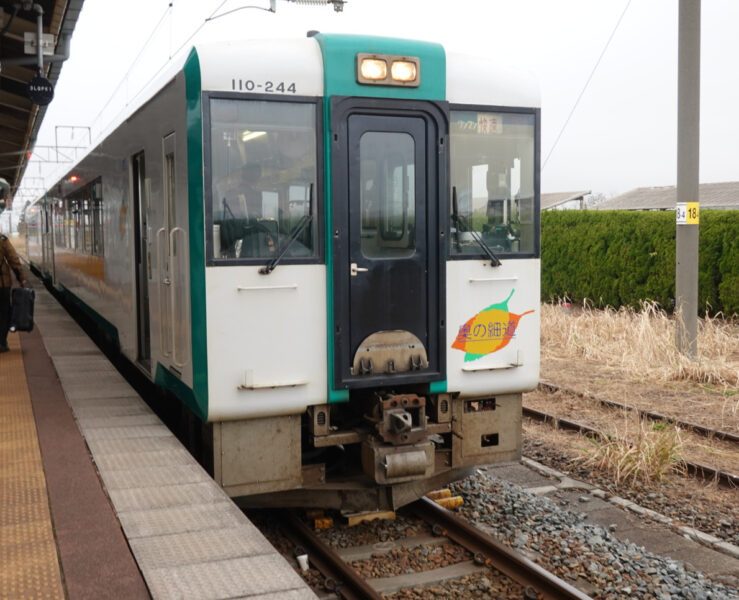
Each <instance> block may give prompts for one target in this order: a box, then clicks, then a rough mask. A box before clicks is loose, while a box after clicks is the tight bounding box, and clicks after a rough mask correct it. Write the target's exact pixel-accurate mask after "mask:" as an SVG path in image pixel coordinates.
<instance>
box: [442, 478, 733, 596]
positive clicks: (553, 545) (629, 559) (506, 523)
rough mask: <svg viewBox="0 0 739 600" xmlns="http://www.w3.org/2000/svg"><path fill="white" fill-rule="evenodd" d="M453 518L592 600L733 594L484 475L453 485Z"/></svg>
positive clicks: (541, 499)
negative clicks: (456, 502)
mask: <svg viewBox="0 0 739 600" xmlns="http://www.w3.org/2000/svg"><path fill="white" fill-rule="evenodd" d="M451 487H452V490H453V492H454V493H457V494H459V495H461V496H463V497H464V499H465V503H464V506H463V507H462V508H460V509H459V511H458V514H459V515H460V516H462V517H464V518H467V519H468V520H470V521H471V522H472V523H474V524H475V525H477V526H478V527H481V528H482V529H483V530H485V531H487V532H489V533H491V534H492V535H494V536H495V537H497V538H499V539H500V540H501V541H503V542H504V543H507V544H509V545H510V546H511V547H513V549H514V550H518V551H519V552H522V553H524V554H527V555H528V556H529V557H530V558H531V559H532V560H534V561H536V562H537V563H539V564H540V565H541V566H543V567H544V568H545V569H547V570H549V571H551V572H553V573H554V574H555V575H557V576H559V577H561V578H563V579H564V580H565V581H570V582H571V583H573V584H574V585H576V586H577V587H579V588H580V589H582V590H583V591H585V592H586V593H588V594H589V595H591V596H592V597H593V598H596V599H604V600H605V599H608V600H615V599H627V598H640V599H650V598H651V599H655V600H671V599H676V598H685V599H688V600H708V599H712V600H720V599H721V600H723V599H726V600H728V599H735V598H737V589H736V588H735V587H731V586H729V585H724V584H722V583H719V582H712V581H710V580H708V579H707V578H706V577H705V576H703V575H702V574H701V573H699V572H696V571H695V570H693V569H692V568H691V567H689V566H687V565H685V564H683V563H680V562H678V561H675V560H671V559H669V558H664V557H660V556H655V555H653V554H650V553H648V552H645V551H644V549H643V548H641V547H638V546H636V545H634V544H625V543H623V542H621V541H619V540H618V539H617V538H615V537H614V536H613V535H611V533H610V532H609V531H608V530H606V529H605V528H603V527H601V526H598V525H593V524H591V523H586V522H585V518H586V516H585V514H584V513H579V512H575V511H573V510H568V509H567V508H566V507H563V506H560V505H558V504H556V503H555V502H553V501H552V500H550V499H549V498H546V497H539V496H534V495H532V494H530V493H527V492H526V491H524V490H522V489H521V488H520V487H519V486H516V485H513V484H510V483H508V482H505V481H501V480H499V479H495V478H492V477H489V476H487V475H485V474H483V473H480V474H478V475H477V476H475V477H470V478H467V479H465V480H463V481H461V482H457V483H456V484H454V485H453V486H451Z"/></svg>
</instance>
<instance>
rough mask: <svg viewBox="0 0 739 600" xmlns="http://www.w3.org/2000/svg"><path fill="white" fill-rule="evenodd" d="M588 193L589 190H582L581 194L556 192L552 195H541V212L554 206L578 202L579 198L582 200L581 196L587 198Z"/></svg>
mask: <svg viewBox="0 0 739 600" xmlns="http://www.w3.org/2000/svg"><path fill="white" fill-rule="evenodd" d="M589 193H590V190H583V191H581V192H556V193H552V194H542V195H541V210H548V209H550V208H554V207H555V206H559V205H560V204H565V203H566V202H569V201H570V200H580V198H582V197H583V196H587V195H588V194H589Z"/></svg>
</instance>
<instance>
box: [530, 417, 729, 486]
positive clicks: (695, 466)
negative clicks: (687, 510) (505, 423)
mask: <svg viewBox="0 0 739 600" xmlns="http://www.w3.org/2000/svg"><path fill="white" fill-rule="evenodd" d="M522 412H523V416H524V417H529V418H530V419H534V420H535V421H539V422H541V423H548V424H550V425H551V426H552V427H554V428H555V429H568V430H570V431H575V432H578V433H584V434H586V435H589V436H593V437H602V438H604V439H607V438H608V437H613V436H608V435H606V434H605V433H603V432H602V431H599V430H598V429H594V428H592V427H588V426H587V425H583V424H582V423H578V422H576V421H571V420H569V419H563V418H562V417H558V416H556V415H551V414H549V413H546V412H543V411H541V410H536V409H534V408H528V407H526V406H524V407H523V408H522ZM627 441H628V440H627ZM680 465H681V466H682V467H683V468H684V469H685V471H686V472H687V473H688V474H689V475H691V476H693V477H697V478H699V479H704V480H708V481H716V482H718V483H719V484H720V485H723V486H725V487H739V475H736V474H734V473H730V472H729V471H724V470H723V469H715V468H713V467H709V466H708V465H704V464H701V463H697V462H694V461H691V460H685V459H681V460H680Z"/></svg>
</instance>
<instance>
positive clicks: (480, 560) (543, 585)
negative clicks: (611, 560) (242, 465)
mask: <svg viewBox="0 0 739 600" xmlns="http://www.w3.org/2000/svg"><path fill="white" fill-rule="evenodd" d="M404 512H406V513H408V515H409V516H413V517H417V518H418V519H421V520H422V521H424V522H425V523H426V524H427V525H428V526H429V527H430V528H431V531H432V533H433V535H434V536H435V537H436V540H435V541H430V540H424V543H425V544H429V545H436V544H449V543H454V544H456V545H458V546H460V547H461V548H463V549H464V550H466V552H467V553H468V554H469V555H470V556H471V557H472V560H471V561H467V562H464V563H459V564H458V565H454V566H452V567H446V568H445V569H437V570H436V571H443V573H439V572H431V571H426V572H425V579H426V584H431V583H433V584H438V583H439V582H440V581H445V580H450V579H454V578H458V577H459V576H460V575H461V574H463V573H467V574H469V573H473V572H479V573H489V572H490V569H495V570H497V571H499V572H500V573H502V574H503V575H505V576H506V577H508V578H510V579H511V580H512V581H514V582H516V583H517V584H518V586H516V588H515V589H516V590H517V591H516V592H514V595H508V596H507V597H510V598H522V599H524V600H537V599H542V600H588V599H589V598H590V597H589V596H587V595H586V594H584V593H583V592H581V591H580V590H578V589H577V588H575V587H573V586H571V585H570V584H568V583H566V582H564V581H563V580H561V579H559V578H558V577H556V576H555V575H553V574H551V573H549V572H548V571H546V570H545V569H543V568H542V567H540V566H539V565H537V564H536V563H534V562H533V561H531V560H530V559H528V558H526V557H525V556H523V555H522V554H520V553H518V552H515V551H513V550H511V549H510V548H508V547H507V546H505V545H503V544H502V543H500V542H499V541H497V540H496V539H494V538H493V537H491V536H490V535H488V534H486V533H484V532H482V531H480V530H479V529H477V528H476V527H474V526H472V525H470V524H469V523H467V522H466V521H464V520H463V519H461V518H459V517H457V516H456V515H454V514H453V513H452V512H450V511H449V510H447V509H445V508H442V507H441V506H439V505H438V504H436V503H435V502H433V501H431V500H429V499H428V498H422V499H421V500H418V501H416V502H414V503H413V504H411V505H409V506H408V507H406V508H405V509H404ZM280 520H281V524H282V526H281V530H282V533H283V534H284V535H285V536H286V537H287V538H288V539H289V540H290V541H291V542H292V543H293V544H294V547H295V549H296V550H295V553H296V554H297V553H305V554H307V555H308V556H309V557H310V563H311V565H312V566H314V567H315V568H317V569H318V570H319V571H320V572H321V574H322V575H323V577H324V586H323V587H324V588H325V589H326V591H328V592H333V593H335V594H336V595H337V596H338V597H339V598H345V599H346V600H365V599H367V600H382V598H384V597H385V596H384V595H383V594H386V593H393V592H394V591H397V589H398V585H397V584H396V583H395V582H394V581H391V582H388V581H387V580H392V579H397V578H383V579H372V580H369V581H368V580H367V579H365V578H364V577H363V576H362V575H361V574H360V573H359V572H358V571H357V570H356V569H355V568H354V567H353V566H352V564H351V563H352V562H354V561H353V560H351V559H350V558H349V559H347V556H349V557H351V553H346V552H344V553H343V554H344V558H342V556H341V555H340V553H339V552H337V551H336V550H334V549H332V548H331V547H330V546H328V545H327V544H326V543H324V542H323V541H322V540H321V539H320V538H319V537H318V535H316V533H315V532H314V531H313V530H312V529H311V528H310V527H309V526H308V525H306V524H305V523H304V522H303V521H302V520H301V519H300V518H299V517H298V516H297V515H296V514H295V513H294V512H285V513H283V515H282V516H281V517H280ZM414 543H417V542H415V541H414V540H413V539H406V540H403V539H400V540H396V541H395V542H393V543H391V544H390V545H388V546H387V547H395V548H400V547H403V546H404V545H408V546H411V545H413V544H414ZM360 555H361V550H360V552H355V553H354V558H357V557H359V556H360ZM372 556H373V557H375V556H377V553H373V554H372ZM415 575H416V574H414V576H415ZM414 576H411V577H409V576H408V575H404V577H403V578H404V579H405V580H406V581H409V582H412V583H409V587H410V586H413V587H415V586H417V585H424V581H423V579H424V577H421V578H416V577H414ZM496 597H498V596H496Z"/></svg>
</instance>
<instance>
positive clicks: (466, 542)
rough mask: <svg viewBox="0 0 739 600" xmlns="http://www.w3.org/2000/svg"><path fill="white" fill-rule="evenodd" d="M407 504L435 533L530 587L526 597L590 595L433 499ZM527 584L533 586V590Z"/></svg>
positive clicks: (579, 599)
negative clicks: (533, 592)
mask: <svg viewBox="0 0 739 600" xmlns="http://www.w3.org/2000/svg"><path fill="white" fill-rule="evenodd" d="M408 508H409V510H411V511H413V512H414V513H415V514H416V515H417V516H418V517H420V518H422V519H423V520H424V521H426V522H428V523H430V524H431V525H432V529H433V530H434V531H435V532H436V533H438V534H439V535H444V536H446V537H448V538H449V539H451V540H452V541H454V542H456V543H458V544H459V545H461V546H463V547H464V548H467V549H468V550H469V551H470V552H472V553H473V555H474V556H475V561H476V562H478V563H479V564H485V565H487V566H490V567H494V568H496V569H497V570H498V571H500V572H501V573H503V574H504V575H506V576H508V577H510V578H511V579H513V580H514V581H517V582H518V583H520V584H521V585H523V586H524V587H525V588H527V590H526V597H527V598H528V597H532V598H536V597H538V596H537V595H536V594H532V593H531V592H532V591H535V592H536V593H538V594H541V596H542V598H544V600H590V596H588V595H586V594H584V593H583V592H581V591H580V590H578V589H577V588H575V587H573V586H571V585H570V584H568V583H566V582H565V581H562V580H561V579H560V578H559V577H557V576H555V575H553V574H552V573H549V572H548V571H546V570H545V569H543V568H542V567H540V566H539V565H537V564H536V563H535V562H533V561H531V560H529V559H528V558H526V557H525V556H523V555H522V554H519V553H518V552H514V551H513V550H511V549H510V548H508V547H507V546H505V545H503V544H502V543H500V542H499V541H498V540H496V539H495V538H493V537H492V536H490V535H488V534H486V533H484V532H483V531H481V530H479V529H478V528H477V527H475V526H473V525H471V524H469V523H467V522H466V521H464V520H462V519H460V518H459V517H457V516H456V515H454V514H453V513H452V512H451V511H449V510H447V509H446V508H443V507H441V506H439V505H438V504H436V503H435V502H433V501H432V500H429V499H428V498H421V499H420V500H417V501H416V502H414V503H413V504H410V505H409V506H408ZM528 588H533V590H529V589H528Z"/></svg>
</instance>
